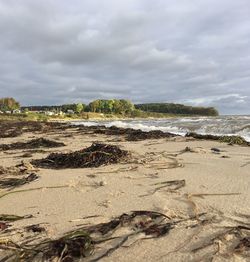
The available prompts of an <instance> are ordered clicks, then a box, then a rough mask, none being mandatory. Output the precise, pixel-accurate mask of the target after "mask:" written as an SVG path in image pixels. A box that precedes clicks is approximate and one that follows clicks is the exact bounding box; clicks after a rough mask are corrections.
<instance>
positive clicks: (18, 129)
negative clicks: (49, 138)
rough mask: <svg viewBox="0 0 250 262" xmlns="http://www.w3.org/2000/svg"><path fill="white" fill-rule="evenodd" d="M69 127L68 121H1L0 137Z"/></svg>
mask: <svg viewBox="0 0 250 262" xmlns="http://www.w3.org/2000/svg"><path fill="white" fill-rule="evenodd" d="M66 128H69V125H68V124H66V123H56V122H41V121H7V120H6V121H5V120H4V121H3V120H1V121H0V137H1V138H6V137H17V136H20V135H21V134H23V133H27V132H31V133H34V132H42V133H47V132H49V131H53V130H54V131H56V130H65V129H66Z"/></svg>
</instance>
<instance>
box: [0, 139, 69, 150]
mask: <svg viewBox="0 0 250 262" xmlns="http://www.w3.org/2000/svg"><path fill="white" fill-rule="evenodd" d="M61 146H65V144H64V143H61V142H56V141H52V140H48V139H45V138H42V137H41V138H36V139H32V140H30V141H28V142H17V143H12V144H2V145H0V150H4V151H7V150H13V149H34V148H40V147H47V148H52V147H61Z"/></svg>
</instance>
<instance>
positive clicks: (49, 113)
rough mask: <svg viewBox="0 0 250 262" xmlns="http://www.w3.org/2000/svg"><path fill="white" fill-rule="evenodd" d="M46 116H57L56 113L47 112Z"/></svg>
mask: <svg viewBox="0 0 250 262" xmlns="http://www.w3.org/2000/svg"><path fill="white" fill-rule="evenodd" d="M45 115H47V116H53V115H55V112H52V111H45Z"/></svg>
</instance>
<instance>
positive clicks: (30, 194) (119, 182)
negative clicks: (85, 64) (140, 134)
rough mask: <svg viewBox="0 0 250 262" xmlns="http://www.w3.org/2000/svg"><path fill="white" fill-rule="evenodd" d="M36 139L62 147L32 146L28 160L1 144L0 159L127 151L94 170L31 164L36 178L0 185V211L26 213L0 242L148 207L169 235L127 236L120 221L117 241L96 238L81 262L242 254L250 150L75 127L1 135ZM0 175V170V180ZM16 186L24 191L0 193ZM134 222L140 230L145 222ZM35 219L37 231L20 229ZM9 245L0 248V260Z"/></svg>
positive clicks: (0, 234)
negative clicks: (95, 147) (104, 148)
mask: <svg viewBox="0 0 250 262" xmlns="http://www.w3.org/2000/svg"><path fill="white" fill-rule="evenodd" d="M41 137H43V138H46V139H49V140H53V141H56V142H63V143H64V144H65V146H63V147H54V148H39V149H40V151H38V150H37V148H35V149H34V150H33V151H32V150H29V153H30V155H28V154H26V155H25V157H24V154H25V153H27V150H26V149H18V150H17V149H15V150H0V160H1V162H0V163H1V164H0V165H1V166H2V167H3V168H8V167H14V166H16V165H19V164H20V163H22V161H24V163H25V164H26V166H27V163H29V162H31V160H32V159H42V158H45V157H46V156H48V154H50V153H52V152H64V153H68V152H72V151H77V150H81V149H83V148H87V147H89V146H91V145H92V143H94V142H97V141H98V142H100V143H105V144H110V145H116V146H118V147H119V148H120V149H122V150H126V151H128V152H129V157H127V158H126V159H123V160H122V161H121V162H119V163H113V164H109V165H103V166H100V167H97V168H96V167H92V168H62V169H51V168H36V167H34V166H33V167H32V166H31V167H30V169H31V170H28V171H30V172H31V173H32V172H33V173H35V174H36V175H37V176H38V179H36V180H35V181H32V182H30V183H26V184H24V185H21V186H18V187H14V188H2V189H0V190H1V191H0V214H9V215H17V216H28V218H25V219H20V220H18V221H14V222H13V221H7V222H5V223H6V224H8V228H6V229H4V230H1V231H0V240H1V246H3V245H5V244H6V243H5V244H3V240H2V239H5V240H6V239H7V240H8V241H13V242H14V243H21V242H22V241H23V240H24V237H26V236H30V237H31V236H38V235H39V237H40V240H39V241H41V240H42V239H56V238H58V237H61V236H63V234H65V233H66V232H69V231H72V230H74V229H78V228H80V227H84V226H86V227H88V226H90V225H97V224H99V223H106V222H109V221H111V220H112V219H114V218H117V217H119V216H121V215H122V214H130V212H133V211H151V212H158V213H159V214H162V215H165V216H166V217H165V220H164V223H165V224H164V226H165V227H164V228H165V229H166V224H168V225H169V230H168V232H165V233H164V234H160V233H159V234H158V235H157V234H155V233H156V231H157V230H158V228H157V230H156V231H154V232H153V233H152V232H151V233H150V232H149V231H145V230H144V231H143V230H142V231H141V232H139V233H138V234H131V232H135V228H133V229H131V228H128V227H127V226H123V225H120V226H119V228H117V229H116V230H115V232H114V234H113V233H112V235H111V236H116V239H113V240H111V241H107V242H103V243H101V244H100V245H98V244H96V246H95V249H94V252H93V254H91V255H89V256H87V257H85V258H82V260H81V261H97V260H98V259H99V260H101V261H124V262H125V261H249V243H250V204H249V203H250V191H249V187H250V176H249V174H250V172H249V170H250V169H249V167H250V147H247V146H238V145H228V144H227V143H220V142H217V141H208V140H196V139H194V138H187V137H180V136H177V137H169V138H160V139H146V140H141V141H126V139H124V136H122V135H121V136H119V135H106V134H96V133H91V132H84V131H79V129H78V128H77V127H75V128H69V129H64V130H61V129H53V130H50V131H48V132H41V131H36V132H23V133H22V134H21V135H20V136H16V137H6V138H0V140H1V143H0V144H11V143H14V142H27V141H29V140H31V139H36V138H41ZM5 177H7V176H5V174H2V175H1V174H0V178H1V179H3V178H5ZM59 186H61V187H59ZM35 188H36V190H29V189H35ZM17 190H20V191H21V192H16V193H11V194H7V195H5V196H3V194H5V193H6V192H13V191H17ZM25 190H27V191H25ZM1 196H3V197H1ZM139 218H140V219H142V218H143V219H144V217H139ZM139 218H138V219H139ZM138 223H139V225H141V227H140V228H142V222H141V221H139V222H138ZM37 224H39V225H40V226H42V227H43V228H44V231H43V232H39V233H37V232H29V233H26V232H24V228H26V227H27V226H30V225H37ZM136 225H137V224H136ZM157 225H158V224H157ZM136 228H138V225H137V227H136ZM143 229H144V225H143ZM145 232H146V233H145ZM126 235H129V237H127V238H126V239H125V240H126V241H125V240H124V242H122V243H120V242H119V241H121V240H120V239H124V238H122V237H124V236H126ZM156 235H157V236H156ZM36 241H38V240H36ZM116 241H118V244H117V242H116ZM119 243H120V244H119ZM6 246H7V244H6ZM112 247H116V248H114V250H112ZM107 250H111V251H109V252H107V253H105V252H106V251H107ZM8 252H9V250H2V249H1V250H0V257H1V255H6V254H7V253H8ZM102 254H106V255H104V256H103V257H101V256H102ZM94 259H96V260H94ZM10 261H11V260H10ZM53 261H60V260H53ZM61 261H68V260H61ZM69 261H70V260H69Z"/></svg>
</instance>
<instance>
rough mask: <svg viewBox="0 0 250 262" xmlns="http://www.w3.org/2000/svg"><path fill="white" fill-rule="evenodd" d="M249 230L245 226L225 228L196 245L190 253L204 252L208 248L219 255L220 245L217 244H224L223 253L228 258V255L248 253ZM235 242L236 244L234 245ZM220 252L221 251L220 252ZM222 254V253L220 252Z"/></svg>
mask: <svg viewBox="0 0 250 262" xmlns="http://www.w3.org/2000/svg"><path fill="white" fill-rule="evenodd" d="M249 231H250V228H249V227H246V226H241V225H238V226H233V227H229V228H226V229H224V230H222V231H220V232H217V233H216V234H214V235H213V236H211V237H210V238H208V239H207V240H206V241H205V242H203V243H200V244H198V246H196V247H195V248H193V249H192V250H191V251H192V252H193V253H197V252H199V251H201V250H204V249H206V248H208V247H211V246H212V247H213V246H214V247H215V248H216V252H215V254H217V253H219V251H220V245H218V243H221V244H224V245H226V246H227V248H226V249H225V251H224V255H227V256H229V255H230V253H231V254H233V253H243V252H245V251H249V249H250V235H249ZM235 242H236V243H237V244H236V245H235ZM221 252H222V251H221ZM222 254H223V252H222Z"/></svg>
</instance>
